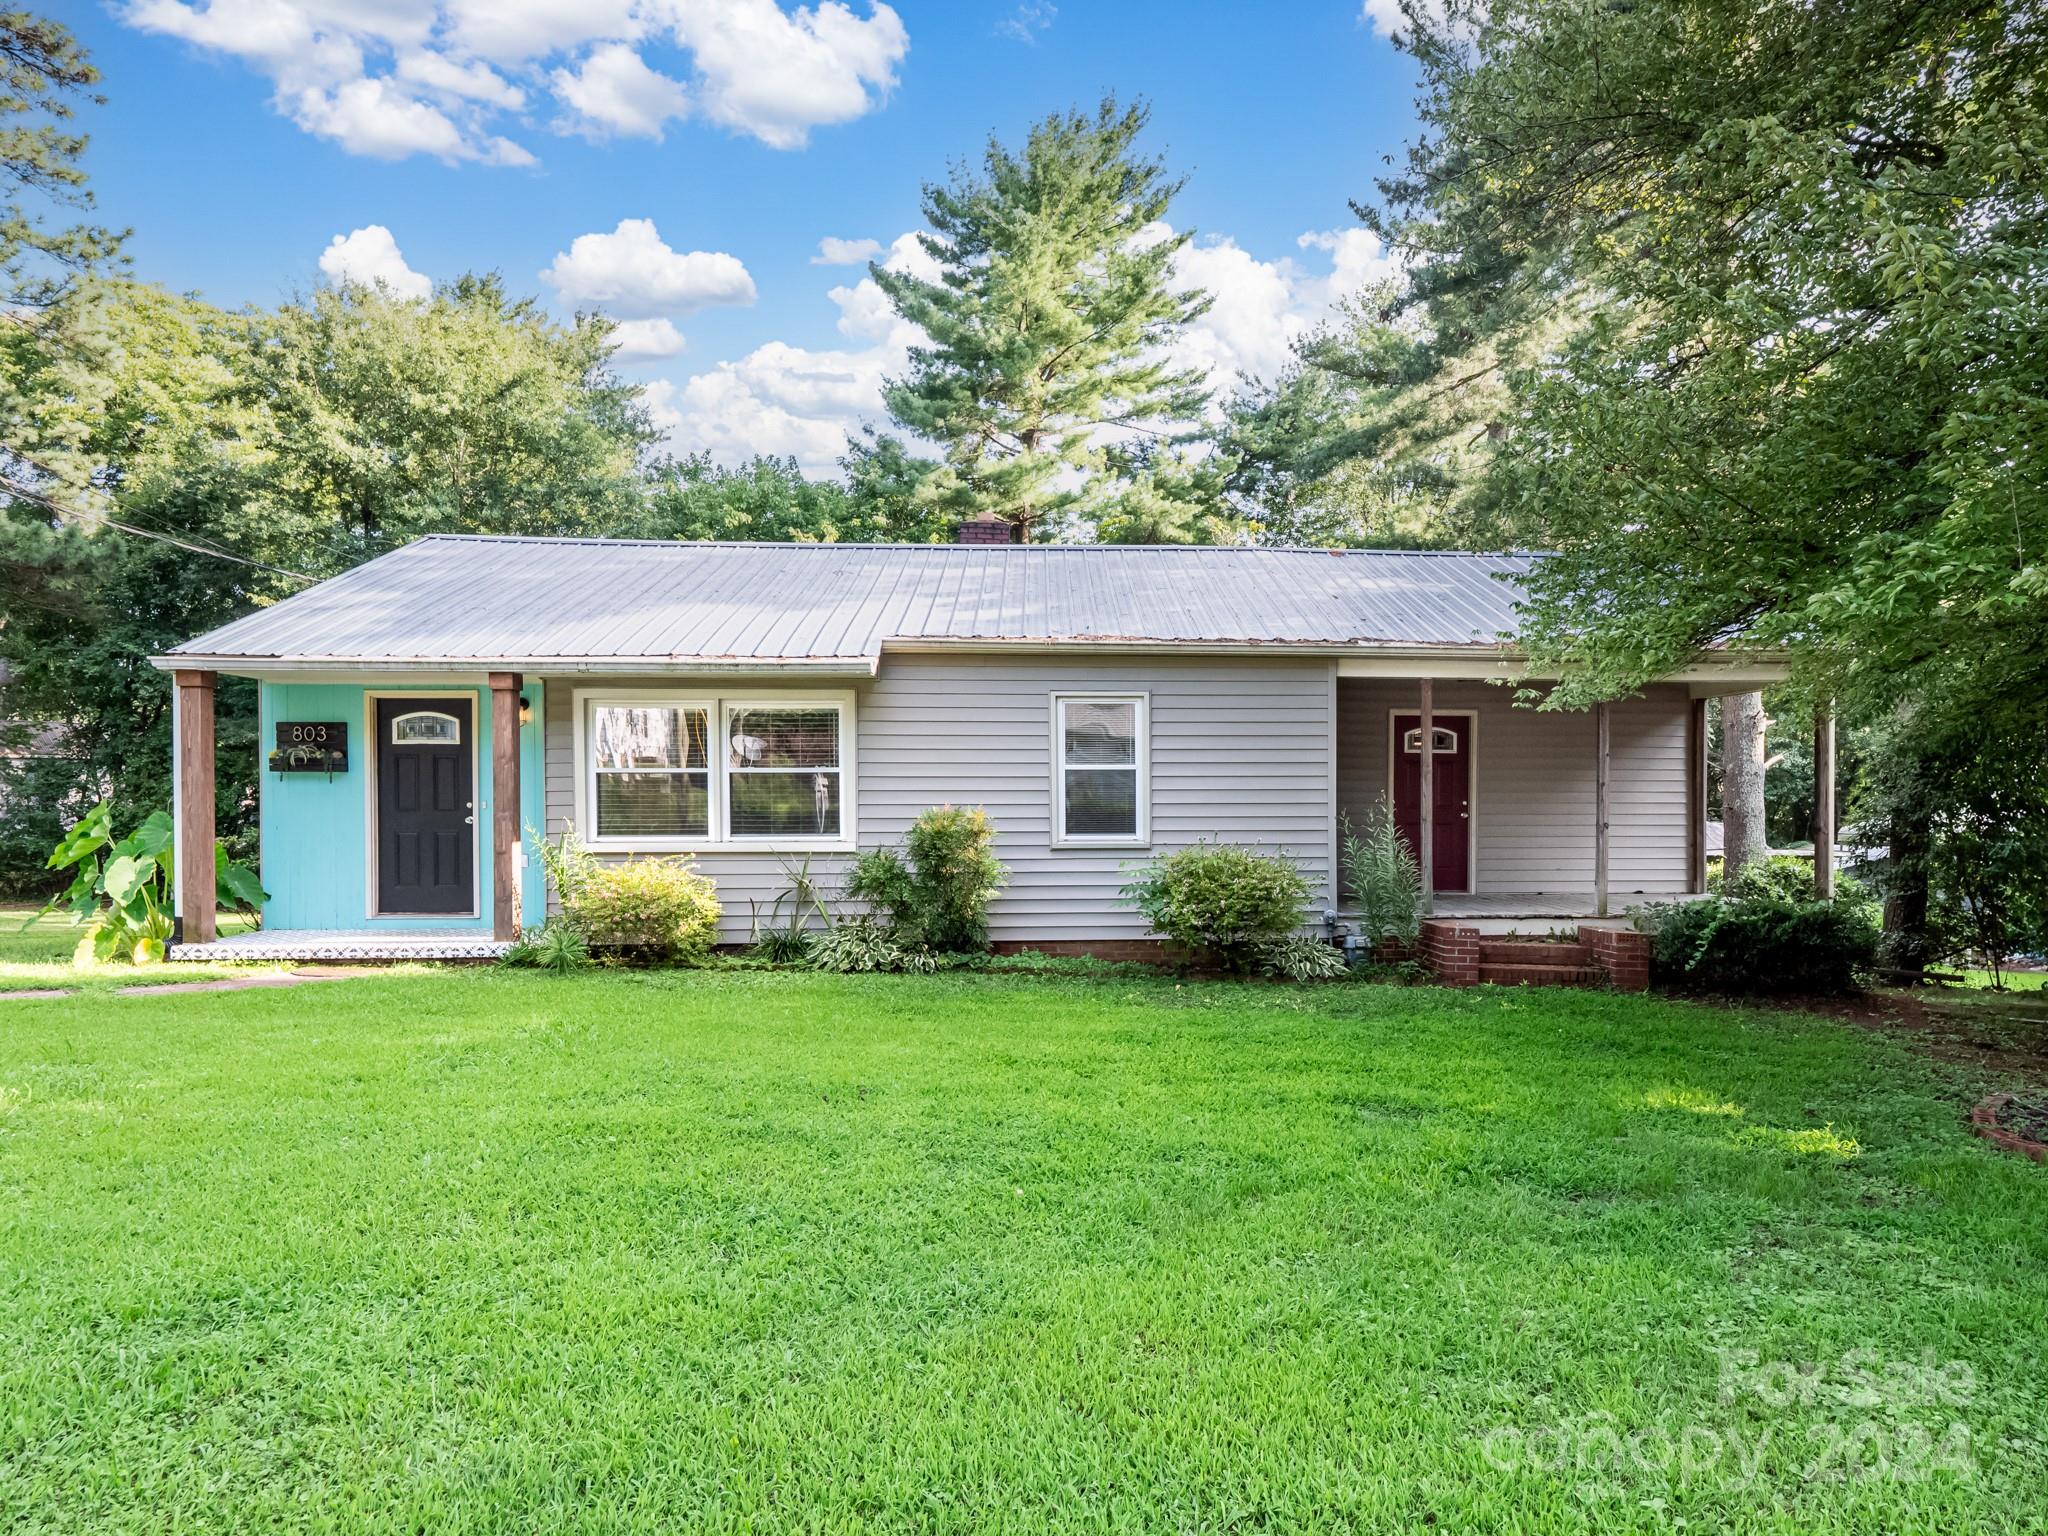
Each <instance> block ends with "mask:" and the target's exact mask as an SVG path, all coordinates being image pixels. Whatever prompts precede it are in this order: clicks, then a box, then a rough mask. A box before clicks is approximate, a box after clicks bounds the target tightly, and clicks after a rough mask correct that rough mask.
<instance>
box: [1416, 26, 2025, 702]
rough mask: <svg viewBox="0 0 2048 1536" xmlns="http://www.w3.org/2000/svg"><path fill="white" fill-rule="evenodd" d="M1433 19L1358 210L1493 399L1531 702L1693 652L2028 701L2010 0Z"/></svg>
mask: <svg viewBox="0 0 2048 1536" xmlns="http://www.w3.org/2000/svg"><path fill="white" fill-rule="evenodd" d="M1453 10H1454V12H1455V14H1453V15H1451V16H1450V17H1449V18H1448V19H1446V20H1444V21H1442V22H1431V21H1429V20H1427V19H1423V20H1420V21H1418V23H1417V25H1416V26H1414V27H1413V28H1412V29H1411V30H1410V44H1409V46H1410V48H1411V51H1412V52H1413V53H1414V54H1415V56H1416V59H1417V62H1418V64H1419V65H1420V67H1421V70H1422V74H1423V80H1424V89H1423V96H1422V100H1421V104H1420V105H1421V112H1422V117H1423V120H1424V124H1425V129H1426V132H1425V135H1424V137H1423V139H1422V140H1421V142H1420V143H1419V144H1418V145H1417V146H1416V147H1415V148H1414V150H1413V151H1412V153H1411V156H1410V161H1409V165H1408V166H1407V168H1406V169H1405V171H1403V172H1402V173H1401V174H1398V175H1396V176H1395V177H1393V178H1390V179H1389V180H1388V181H1386V182H1384V183H1383V184H1382V191H1383V193H1384V194H1385V196H1386V198H1387V201H1388V211H1387V214H1386V215H1385V216H1384V217H1383V218H1382V220H1381V221H1382V222H1383V223H1387V222H1391V223H1394V224H1398V226H1399V230H1400V234H1401V236H1402V238H1403V239H1404V240H1405V241H1406V242H1407V243H1408V244H1409V246H1410V248H1411V249H1412V250H1413V251H1414V252H1415V253H1416V257H1415V262H1414V265H1413V267H1412V272H1413V275H1414V294H1415V298H1416V300H1417V302H1418V304H1419V306H1420V310H1421V314H1422V323H1423V324H1424V326H1425V327H1426V329H1427V331H1428V333H1429V334H1430V335H1431V336H1432V337H1433V338H1434V339H1435V344H1436V346H1437V348H1438V350H1439V353H1440V357H1439V364H1438V366H1439V371H1440V374H1441V376H1442V378H1443V380H1444V384H1443V385H1442V386H1441V387H1444V388H1452V387H1454V386H1455V385H1456V383H1457V382H1458V381H1461V380H1464V379H1467V378H1472V379H1479V380H1483V381H1484V382H1485V383H1486V385H1487V386H1488V387H1500V386H1501V385H1503V384H1504V385H1505V387H1506V391H1507V395H1508V400H1507V408H1506V409H1504V410H1502V411H1501V412H1500V413H1499V414H1498V416H1497V418H1496V420H1497V422H1498V424H1499V427H1500V430H1501V433H1502V437H1501V441H1500V443H1499V444H1498V446H1497V450H1496V455H1495V460H1494V465H1495V469H1494V475H1493V484H1492V488H1491V494H1492V495H1493V496H1494V497H1496V498H1497V499H1498V500H1499V501H1500V502H1501V503H1502V504H1503V505H1505V506H1507V507H1510V508H1512V509H1513V510H1514V511H1515V512H1516V514H1517V516H1518V517H1519V519H1520V521H1521V524H1522V526H1523V527H1524V529H1525V530H1526V531H1527V532H1528V533H1529V535H1530V536H1531V537H1532V538H1534V539H1540V540H1541V541H1542V542H1543V543H1545V544H1547V545H1548V546H1549V547H1551V548H1554V549H1556V550H1558V551H1559V555H1558V557H1557V558H1556V559H1555V560H1552V561H1550V562H1547V563H1546V564H1545V565H1544V566H1543V567H1542V568H1541V569H1540V570H1539V571H1538V572H1537V574H1536V576H1535V578H1534V581H1533V583H1532V591H1531V598H1532V603H1531V609H1530V612H1529V615H1528V618H1527V620H1526V622H1525V626H1524V629H1523V638H1524V639H1525V641H1526V642H1527V643H1528V644H1529V645H1530V646H1531V647H1532V648H1533V649H1534V650H1535V652H1536V653H1537V654H1538V656H1539V657H1541V658H1542V659H1544V660H1547V661H1549V662H1551V663H1553V664H1556V665H1559V666H1561V667H1562V669H1563V670H1564V673H1565V677H1566V681H1565V683H1564V684H1563V685H1562V686H1561V687H1560V688H1559V690H1558V691H1557V694H1556V695H1555V697H1556V700H1557V702H1558V703H1559V704H1560V705H1566V704H1578V703H1582V702H1584V701H1586V700H1588V699H1592V698H1602V697H1610V696H1613V695H1616V694H1619V693H1625V692H1627V691H1629V690H1631V689H1633V688H1634V687H1636V686H1638V685H1640V684H1641V683H1642V682H1644V681H1646V680H1647V679H1649V678H1652V677H1655V676H1658V675H1660V674H1663V673H1667V672H1669V671H1671V670H1672V669H1674V668H1676V667H1678V666H1680V665H1683V664H1684V663H1686V662H1687V661H1689V660H1691V659H1692V658H1693V657H1694V656H1695V655H1696V654H1697V653H1698V652H1699V651H1700V649H1701V648H1702V647H1703V646H1706V645H1709V644H1715V643H1728V644H1732V645H1734V646H1736V647H1738V648H1740V647H1744V646H1756V645H1781V644H1782V645H1789V646H1791V647H1793V648H1795V649H1796V650H1797V651H1798V652H1799V653H1800V654H1801V658H1802V662H1803V663H1804V667H1805V670H1806V671H1807V672H1808V673H1809V674H1810V675H1811V676H1812V677H1813V678H1814V679H1816V680H1819V681H1822V682H1825V683H1826V684H1827V685H1828V686H1829V687H1830V689H1831V690H1832V691H1835V692H1837V693H1840V694H1842V695H1845V696H1855V697H1862V698H1866V699H1868V700H1871V701H1874V702H1875V703H1877V704H1878V705H1888V704H1889V703H1890V702H1891V701H1893V700H1896V699H1898V698H1900V697H1904V696H1912V695H1918V696H1922V697H1933V696H1935V695H1936V694H1937V693H1939V692H1944V691H1948V690H1950V689H1952V688H1953V687H1955V682H1956V679H1958V678H1964V679H1974V680H1976V681H1974V682H1971V683H1969V684H1968V686H1967V688H1966V690H1965V691H1971V692H1977V693H1980V694H1982V693H1986V692H1987V691H1994V692H1995V693H1997V694H1998V695H2000V696H2003V697H2006V698H2012V699H2022V698H2031V699H2034V700H2037V701H2038V700H2039V699H2041V698H2042V697H2044V696H2048V566H2044V564H2043V555H2044V551H2048V434H2044V433H2042V432H2040V431H2038V430H2034V429H2033V427H2032V424H2033V423H2034V422H2035V421H2036V418H2037V413H2038V402H2039V401H2040V400H2041V399H2042V397H2043V395H2044V394H2048V352H2044V350H2043V349H2041V348H2039V347H2034V346H2029V345H2026V344H2025V343H2024V341H2023V340H2022V338H2026V337H2031V336H2036V335H2039V334H2041V333H2042V332H2043V330H2044V329H2048V307H2044V306H2048V287H2044V285H2043V284H2042V283H2041V282H2040V280H2039V278H2040V273H2041V270H2042V267H2043V263H2044V261H2048V202H2044V200H2043V199H2042V198H2041V197H2039V196H2038V195H2037V189H2038V188H2039V187H2041V186H2042V185H2043V184H2044V183H2048V134H2044V133H2043V131H2042V113H2041V101H2040V91H2039V82H2040V79H2041V66H2042V64H2043V61H2044V56H2048V21H2044V18H2043V14H2042V12H2041V11H2040V9H2039V8H2038V7H2035V6H2028V5H2008V4H1984V3H1980V0H1932V3H1926V4H1916V5H1912V6H1905V7H1901V6H1898V5H1893V4H1886V3H1879V0H1853V3H1844V4H1834V5H1811V4H1806V3H1802V0H1698V3H1691V4H1685V5H1564V4H1555V3H1551V0H1497V3H1494V4H1492V5H1489V6H1485V7H1479V6H1469V7H1468V6H1464V5H1459V6H1456V7H1454V8H1453ZM1560 323H1562V324H1563V325H1564V327H1565V330H1564V333H1563V335H1562V336H1561V337H1558V338H1557V339H1556V340H1555V341H1554V343H1553V344H1552V345H1550V346H1549V347H1547V348H1543V349H1539V350H1537V351H1535V352H1533V353H1532V351H1531V350H1530V347H1529V345H1528V343H1529V341H1530V339H1531V338H1532V337H1533V336H1534V335H1535V333H1536V332H1537V330H1538V329H1539V328H1540V327H1543V326H1554V325H1557V324H1560ZM1979 684H1989V690H1987V689H1986V688H1985V687H1981V686H1979Z"/></svg>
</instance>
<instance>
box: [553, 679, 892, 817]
mask: <svg viewBox="0 0 2048 1536" xmlns="http://www.w3.org/2000/svg"><path fill="white" fill-rule="evenodd" d="M853 710H854V705H853V698H852V695H850V694H844V695H829V696H824V697H820V696H816V695H810V694H805V695H793V696H787V697H737V698H694V697H693V698H678V697H666V696H662V695H659V694H655V695H649V694H643V693H625V692H621V691H613V690H609V689H591V690H585V691H584V692H581V693H579V694H578V695H577V714H576V756H577V762H578V766H579V769H580V772H579V776H578V783H577V796H576V798H577V807H576V825H577V828H578V829H579V831H581V833H582V835H583V837H584V840H585V841H586V842H588V843H589V844H590V845H591V846H592V847H594V848H614V849H636V850H646V851H650V852H653V851H669V852H677V851H689V850H696V849H715V848H773V849H783V848H790V849H803V848H834V849H843V848H847V847H850V846H851V845H852V843H853V840H854V809H853V800H854V779H853Z"/></svg>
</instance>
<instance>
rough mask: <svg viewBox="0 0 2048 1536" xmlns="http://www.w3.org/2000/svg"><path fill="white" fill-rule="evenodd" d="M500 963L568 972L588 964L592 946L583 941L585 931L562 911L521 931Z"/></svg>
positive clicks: (583, 967)
mask: <svg viewBox="0 0 2048 1536" xmlns="http://www.w3.org/2000/svg"><path fill="white" fill-rule="evenodd" d="M500 963H501V964H503V965H509V966H514V967H524V968H528V969H532V970H537V971H553V972H554V973H555V974H556V975H557V976H564V975H567V974H568V973H569V972H571V971H580V970H584V969H586V968H588V966H589V965H590V963H591V961H590V946H589V945H588V944H586V943H584V942H583V935H582V934H580V933H578V932H577V931H576V930H575V929H574V928H572V927H570V926H569V924H568V923H566V922H564V921H563V920H562V918H561V917H560V916H559V915H558V916H555V917H551V918H549V919H548V920H547V921H546V922H545V923H543V924H541V925H540V926H539V927H538V928H528V929H526V930H525V931H524V932H523V933H521V934H520V935H519V937H518V938H517V939H515V940H514V941H513V942H512V946H511V948H509V949H507V950H506V951H505V954H504V958H503V959H502V960H501V961H500Z"/></svg>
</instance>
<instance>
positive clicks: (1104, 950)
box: [989, 939, 1180, 965]
mask: <svg viewBox="0 0 2048 1536" xmlns="http://www.w3.org/2000/svg"><path fill="white" fill-rule="evenodd" d="M989 948H990V949H991V950H993V951H994V952H995V953H996V954H999V955H1026V954H1031V955H1053V956H1056V957H1058V958H1061V959H1071V958H1074V957H1080V958H1084V959H1090V960H1129V961H1135V962H1137V963H1138V964H1139V965H1170V964H1172V963H1174V962H1175V961H1177V960H1178V959H1179V958H1180V951H1179V950H1178V949H1176V948H1175V947H1173V946H1172V945H1170V944H1168V943H1167V942H1166V941H1165V940H1163V939H999V940H997V941H996V942H995V943H993V944H991V945H990V946H989Z"/></svg>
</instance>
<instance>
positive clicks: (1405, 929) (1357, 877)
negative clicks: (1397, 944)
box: [1344, 806, 1422, 953]
mask: <svg viewBox="0 0 2048 1536" xmlns="http://www.w3.org/2000/svg"><path fill="white" fill-rule="evenodd" d="M1344 888H1345V890H1346V891H1348V892H1349V893H1350V895H1351V901H1352V904H1353V905H1354V906H1356V907H1357V908H1358V931H1359V937H1360V938H1361V939H1363V940H1364V941H1365V947H1366V950H1367V952H1368V953H1371V952H1373V951H1376V950H1377V949H1378V948H1379V947H1380V945H1381V944H1382V943H1384V942H1385V941H1386V940H1388V939H1399V940H1401V941H1402V942H1403V943H1406V944H1413V943H1414V942H1415V935H1416V934H1417V933H1419V932H1420V931H1421V929H1422V866H1421V865H1420V864H1418V863H1416V861H1415V852H1414V850H1413V849H1411V848H1410V847H1409V846H1408V844H1407V842H1406V840H1405V839H1403V838H1402V836H1401V834H1400V831H1399V830H1398V829H1397V828H1396V827H1395V826H1394V817H1393V813H1392V812H1391V811H1390V810H1388V809H1387V808H1386V807H1385V806H1381V807H1380V808H1379V809H1378V810H1376V811H1375V812H1374V813H1373V816H1372V819H1371V820H1369V821H1368V822H1367V823H1366V825H1365V834H1364V836H1362V837H1361V836H1357V835H1355V834H1353V832H1352V830H1351V822H1350V820H1349V818H1346V820H1345V822H1344Z"/></svg>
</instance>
